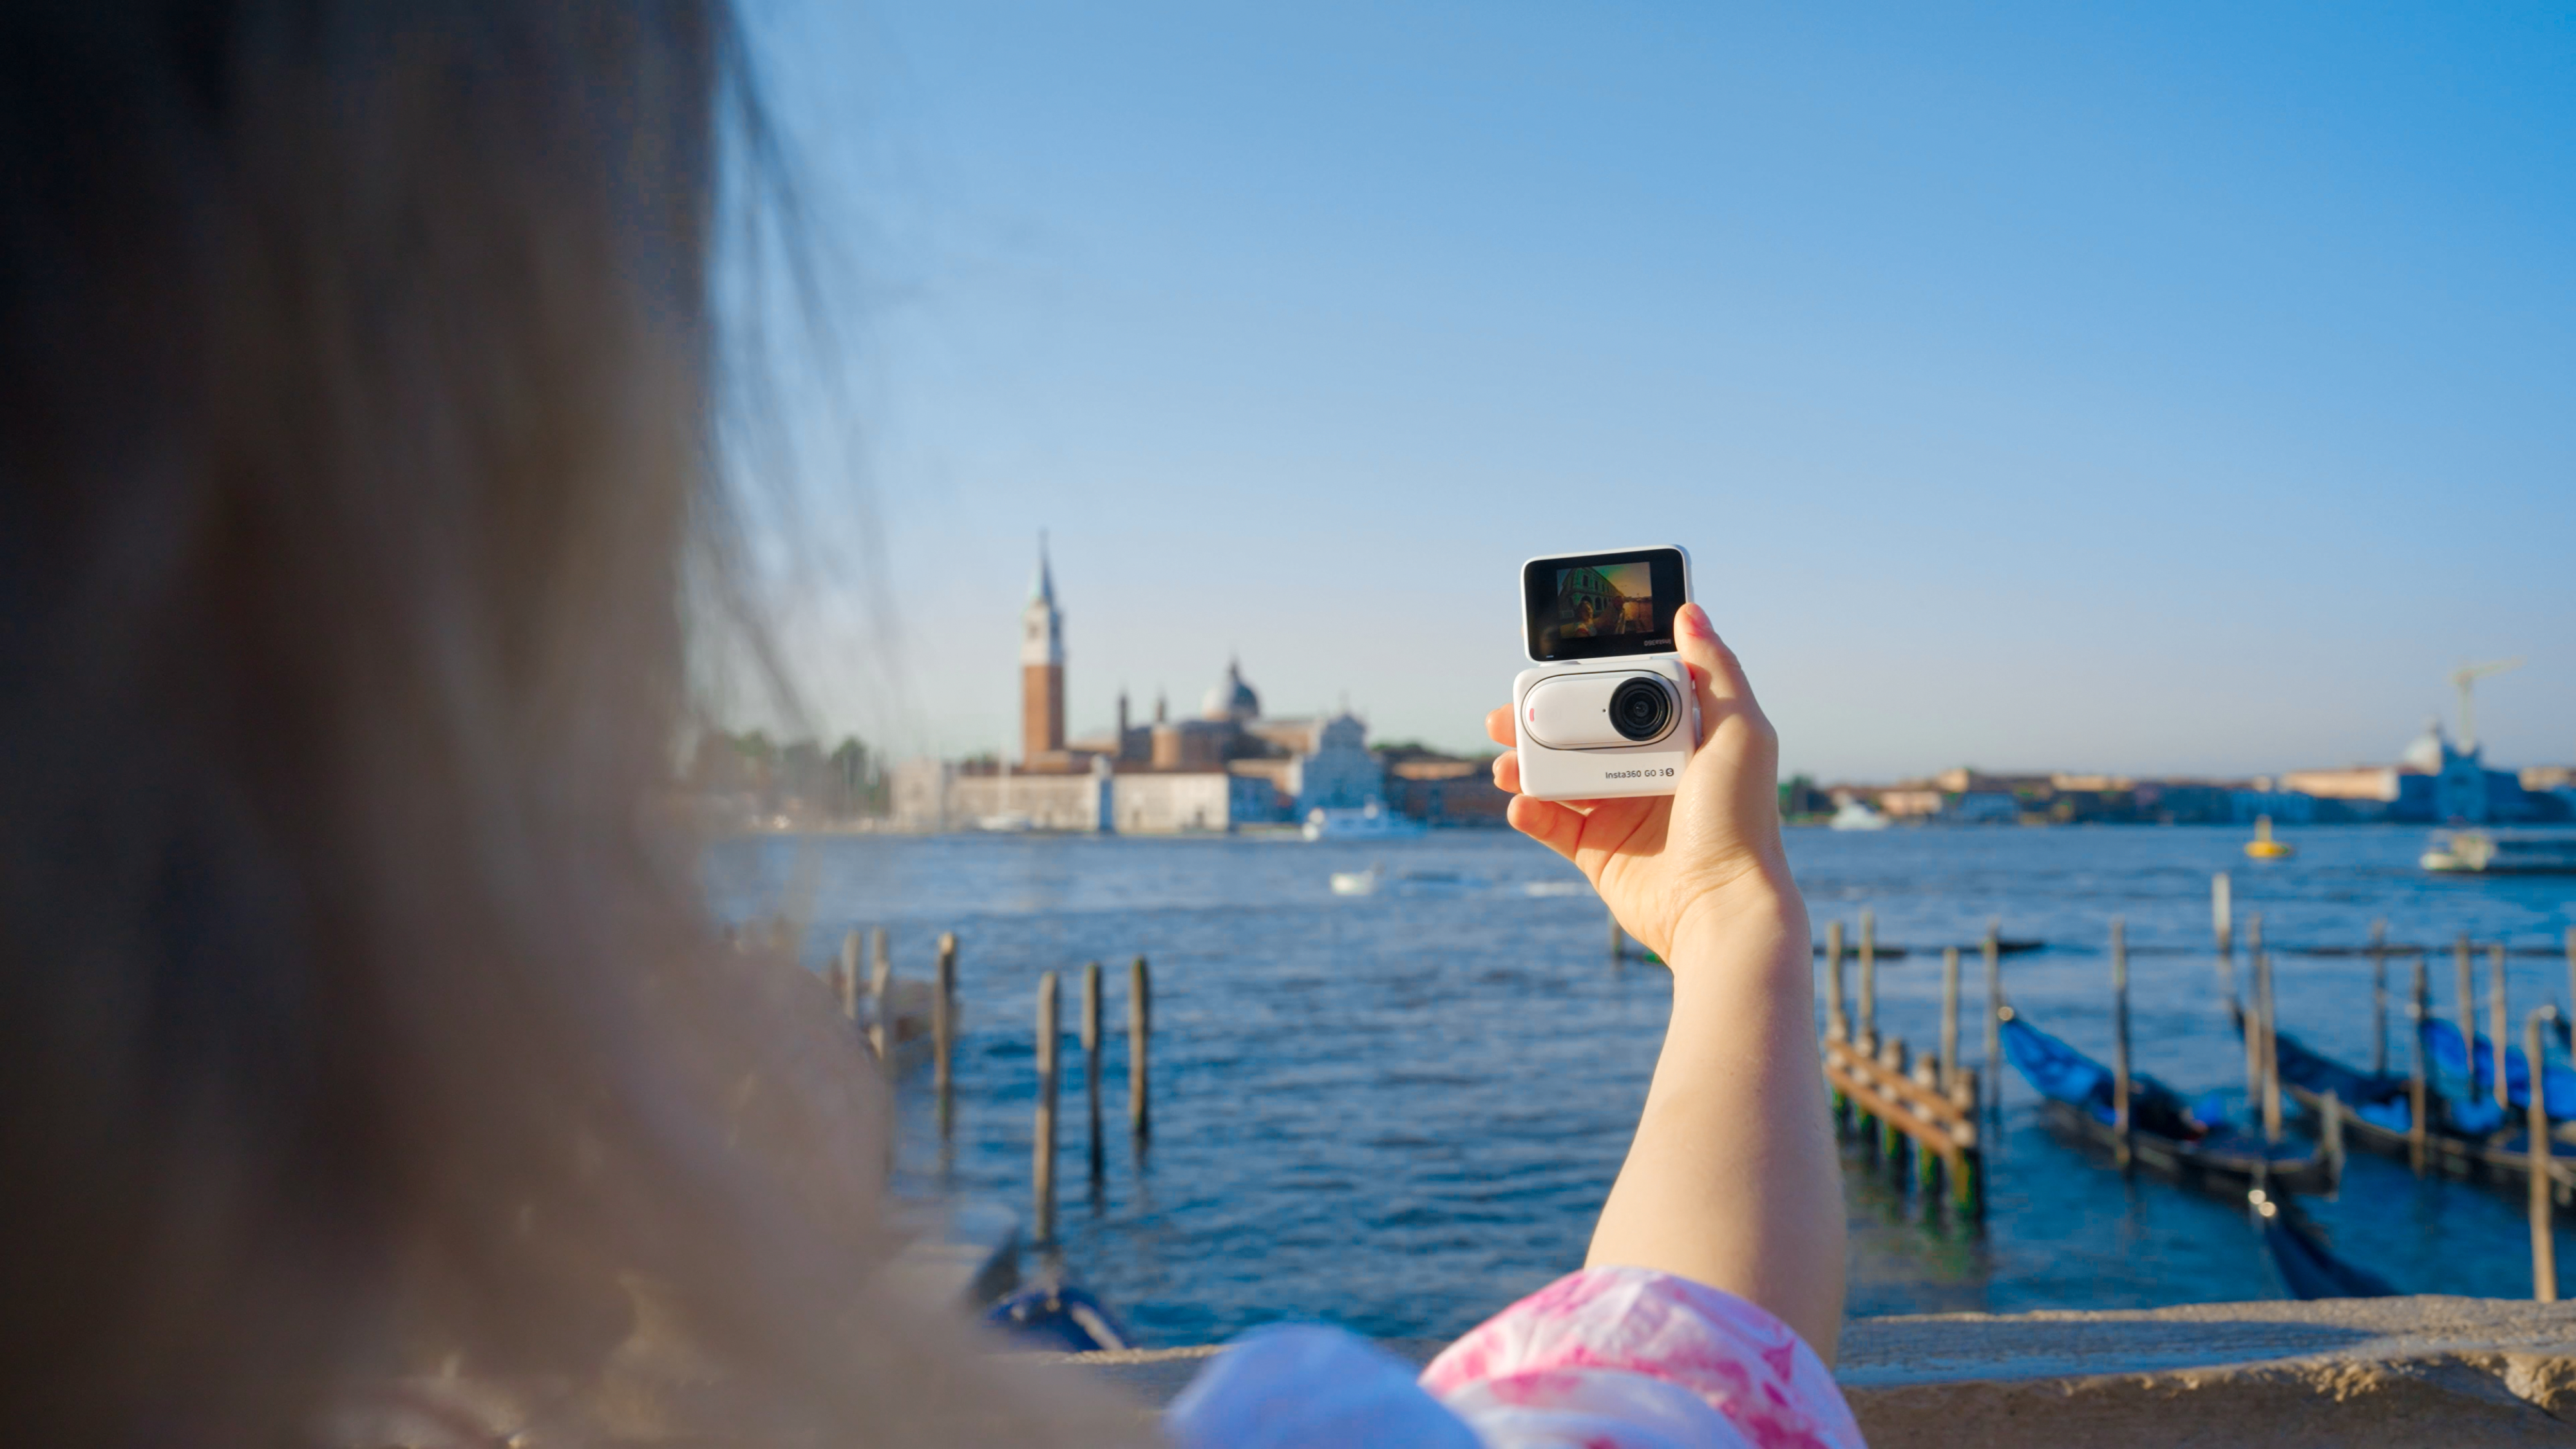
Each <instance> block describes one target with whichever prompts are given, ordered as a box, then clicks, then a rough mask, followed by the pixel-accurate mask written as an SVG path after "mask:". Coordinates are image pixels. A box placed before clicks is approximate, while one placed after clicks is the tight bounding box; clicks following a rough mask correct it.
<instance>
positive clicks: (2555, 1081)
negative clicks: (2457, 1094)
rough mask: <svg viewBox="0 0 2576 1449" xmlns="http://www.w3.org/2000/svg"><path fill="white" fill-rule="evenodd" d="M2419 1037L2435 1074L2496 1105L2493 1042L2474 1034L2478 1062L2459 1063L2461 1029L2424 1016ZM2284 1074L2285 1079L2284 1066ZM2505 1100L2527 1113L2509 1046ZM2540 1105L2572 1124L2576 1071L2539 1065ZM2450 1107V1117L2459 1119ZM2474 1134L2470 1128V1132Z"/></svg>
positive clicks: (2524, 1082)
mask: <svg viewBox="0 0 2576 1449" xmlns="http://www.w3.org/2000/svg"><path fill="white" fill-rule="evenodd" d="M2417 1030H2418V1031H2420V1032H2421V1033H2422V1034H2423V1038H2424V1055H2425V1057H2426V1058H2427V1059H2428V1060H2430V1061H2431V1062H2432V1064H2433V1066H2434V1069H2435V1070H2437V1071H2439V1072H2442V1073H2443V1074H2445V1075H2447V1076H2451V1077H2455V1078H2458V1079H2460V1080H2462V1081H2467V1082H2469V1083H2470V1084H2471V1086H2470V1089H2469V1095H2470V1096H2471V1097H2472V1098H2474V1099H2476V1100H2477V1101H2478V1102H2481V1103H2484V1104H2486V1105H2487V1106H2489V1107H2492V1106H2493V1105H2494V1104H2495V1042H2494V1039H2493V1038H2491V1037H2489V1036H2488V1035H2487V1034H2486V1033H2485V1032H2480V1033H2478V1037H2477V1043H2478V1048H2477V1060H2476V1061H2475V1062H2474V1063H2472V1062H2470V1061H2467V1060H2465V1059H2464V1056H2463V1053H2462V1052H2461V1050H2460V1028H2459V1026H2458V1024H2456V1023H2454V1022H2449V1021H2445V1020H2443V1019H2442V1018H2440V1017H2438V1016H2436V1017H2428V1018H2426V1019H2425V1020H2424V1021H2423V1022H2422V1023H2421V1024H2420V1025H2419V1026H2418V1028H2417ZM2283 1075H2284V1076H2287V1075H2288V1071H2287V1068H2286V1067H2284V1069H2283ZM2504 1092H2505V1099H2506V1100H2507V1101H2509V1102H2511V1103H2512V1104H2513V1105H2514V1106H2515V1107H2517V1108H2520V1109H2522V1110H2524V1111H2529V1110H2530V1108H2531V1064H2530V1063H2529V1062H2528V1061H2526V1060H2524V1059H2523V1055H2522V1048H2520V1047H2518V1046H2513V1045H2510V1044H2508V1045H2507V1046H2506V1047H2505V1050H2504ZM2540 1101H2541V1105H2542V1106H2543V1107H2544V1108H2546V1109H2547V1110H2548V1112H2549V1117H2550V1120H2551V1121H2553V1122H2567V1121H2576V1070H2570V1069H2568V1068H2566V1067H2563V1066H2560V1065H2558V1064H2556V1063H2554V1062H2547V1061H2544V1062H2542V1063H2541V1067H2540ZM2459 1115H2460V1111H2459V1107H2458V1106H2457V1105H2455V1106H2454V1108H2453V1111H2452V1116H2453V1117H2454V1118H2457V1117H2459ZM2471 1130H2474V1129H2471Z"/></svg>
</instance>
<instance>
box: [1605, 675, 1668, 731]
mask: <svg viewBox="0 0 2576 1449" xmlns="http://www.w3.org/2000/svg"><path fill="white" fill-rule="evenodd" d="M1672 722H1673V696H1672V691H1670V690H1668V689H1666V688H1665V687H1664V682H1663V681H1662V680H1660V679H1650V678H1647V677H1644V676H1639V677H1637V678H1635V679H1630V680H1628V681H1626V682H1625V683H1622V684H1621V685H1620V686H1619V687H1618V688H1617V689H1614V690H1612V691H1611V692H1610V727H1611V728H1612V729H1614V730H1617V731H1618V732H1619V733H1620V734H1622V735H1624V736H1626V737H1627V738H1629V739H1632V740H1651V739H1653V738H1654V737H1655V736H1657V735H1660V734H1662V733H1663V732H1664V731H1665V730H1666V729H1668V728H1670V727H1671V725H1672Z"/></svg>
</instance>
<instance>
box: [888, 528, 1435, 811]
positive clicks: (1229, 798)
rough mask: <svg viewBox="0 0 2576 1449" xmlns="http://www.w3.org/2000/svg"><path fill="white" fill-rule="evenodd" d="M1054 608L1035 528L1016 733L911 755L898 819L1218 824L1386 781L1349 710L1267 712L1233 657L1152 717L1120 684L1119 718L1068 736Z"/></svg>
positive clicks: (1350, 794)
mask: <svg viewBox="0 0 2576 1449" xmlns="http://www.w3.org/2000/svg"><path fill="white" fill-rule="evenodd" d="M1064 689H1065V645H1064V614H1063V611H1062V609H1061V608H1060V607H1059V606H1058V604H1057V601H1056V592H1055V577H1054V572H1053V569H1052V567H1051V565H1050V563H1049V561H1048V558H1047V555H1046V550H1045V545H1044V542H1043V540H1041V542H1040V546H1039V552H1038V565H1037V572H1036V573H1035V575H1033V576H1032V578H1031V580H1030V584H1029V599H1028V604H1027V606H1026V607H1025V608H1024V609H1023V610H1022V611H1021V615H1020V746H1021V758H1020V764H1019V766H1018V767H1017V768H1012V767H1010V766H1008V765H1007V764H1005V763H1003V762H998V761H997V762H991V763H985V764H976V763H968V764H962V765H961V764H951V763H944V762H939V761H931V760H916V761H913V762H911V763H909V764H907V765H905V766H902V767H901V768H899V769H898V770H897V771H895V772H894V773H893V775H892V776H891V778H890V780H889V786H888V791H889V796H890V800H891V805H892V812H893V815H894V818H895V821H896V823H897V824H899V825H902V826H904V827H906V828H910V829H917V830H955V829H967V828H976V827H984V828H996V829H1032V830H1071V831H1093V830H1097V831H1136V832H1147V833H1152V832H1174V831H1201V830H1205V831H1225V830H1232V829H1235V828H1237V827H1239V826H1243V825H1249V824H1262V823H1273V822H1281V821H1286V820H1289V819H1291V818H1294V817H1295V816H1296V815H1297V814H1299V813H1301V812H1302V811H1303V810H1305V809H1310V808H1313V806H1314V805H1316V804H1329V805H1353V806H1357V805H1363V804H1366V803H1367V802H1368V801H1369V800H1372V799H1378V798H1381V797H1382V796H1383V793H1384V791H1385V772H1384V769H1383V767H1382V766H1381V765H1380V763H1379V762H1378V761H1377V759H1376V758H1375V757H1374V756H1373V755H1371V754H1370V753H1369V750H1368V727H1367V725H1365V724H1364V723H1362V722H1361V721H1360V720H1359V719H1358V718H1356V717H1355V716H1352V715H1350V714H1348V713H1343V714H1338V715H1333V716H1329V717H1320V718H1313V719H1269V718H1265V717H1263V715H1262V713H1261V696H1260V694H1259V693H1258V692H1257V691H1255V690H1254V689H1253V687H1252V686H1251V684H1250V683H1248V682H1247V681H1246V680H1245V679H1244V677H1243V669H1242V665H1241V663H1240V661H1236V660H1228V661H1227V663H1226V669H1225V675H1224V677H1223V678H1222V679H1220V680H1218V681H1217V683H1216V685H1215V687H1213V688H1211V689H1210V690H1209V691H1208V693H1207V696H1206V698H1205V699H1204V700H1203V701H1202V702H1201V707H1200V710H1199V714H1198V717H1197V718H1195V719H1173V718H1171V712H1170V709H1169V708H1168V706H1167V705H1166V703H1165V702H1164V701H1161V700H1157V701H1156V702H1155V707H1154V718H1153V720H1152V722H1151V723H1136V722H1133V721H1131V720H1130V719H1129V717H1128V703H1127V695H1126V692H1125V691H1123V690H1122V691H1120V692H1119V696H1118V718H1117V724H1116V728H1115V730H1114V731H1113V732H1112V733H1110V734H1107V735H1105V736H1099V737H1094V738H1088V739H1068V738H1067V736H1066V729H1065V705H1064Z"/></svg>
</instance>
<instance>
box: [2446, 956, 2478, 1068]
mask: <svg viewBox="0 0 2576 1449" xmlns="http://www.w3.org/2000/svg"><path fill="white" fill-rule="evenodd" d="M2451 969H2452V972H2453V973H2454V974H2455V975H2457V976H2458V977H2459V1007H2460V1013H2459V1023H2460V1066H2461V1069H2462V1070H2464V1071H2466V1072H2467V1073H2468V1080H2467V1081H2465V1082H2463V1083H2461V1084H2460V1096H2461V1097H2462V1099H2464V1100H2466V1099H2471V1098H2474V1097H2476V1096H2477V1092H2476V1084H2477V1077H2478V983H2477V970H2478V968H2477V965H2476V963H2474V962H2472V961H2471V960H2470V959H2469V933H2468V932H2466V931H2462V932H2461V933H2460V938H2459V939H2458V940H2456V941H2454V942H2452V943H2451Z"/></svg>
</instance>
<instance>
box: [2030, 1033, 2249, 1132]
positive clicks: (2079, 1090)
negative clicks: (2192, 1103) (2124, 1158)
mask: <svg viewBox="0 0 2576 1449" xmlns="http://www.w3.org/2000/svg"><path fill="white" fill-rule="evenodd" d="M2001 1035H2002V1038H2003V1047H2004V1056H2005V1058H2006V1059H2007V1060H2009V1061H2010V1062H2011V1063H2012V1064H2013V1066H2014V1067H2016V1068H2017V1069H2019V1070H2020V1072H2021V1074H2022V1076H2023V1077H2024V1078H2025V1079H2026V1080H2028V1081H2029V1083H2030V1084H2031V1086H2032V1087H2034V1088H2036V1089H2037V1090H2038V1092H2039V1094H2040V1095H2041V1096H2043V1097H2048V1098H2050V1099H2052V1100H2055V1101H2059V1102H2065V1103H2067V1104H2069V1105H2070V1106H2075V1107H2080V1108H2082V1109H2083V1110H2084V1111H2086V1112H2088V1113H2091V1114H2092V1116H2093V1119H2094V1120H2095V1121H2097V1122H2101V1123H2105V1124H2108V1123H2111V1122H2113V1121H2114V1120H2116V1119H2117V1116H2118V1113H2117V1111H2116V1103H2115V1102H2114V1101H2113V1100H2112V1099H2113V1088H2114V1074H2113V1073H2112V1071H2111V1069H2110V1068H2109V1067H2106V1066H2104V1065H2102V1064H2101V1063H2100V1062H2097V1061H2095V1060H2093V1059H2092V1058H2091V1057H2088V1056H2086V1055H2084V1054H2083V1053H2082V1052H2079V1051H2077V1050H2076V1049H2075V1048H2073V1047H2071V1046H2068V1045H2067V1044H2066V1043H2064V1042H2062V1041H2059V1040H2058V1039H2057V1038H2055V1037H2053V1036H2050V1035H2049V1034H2048V1033H2047V1032H2044V1031H2041V1030H2040V1029H2039V1028H2038V1027H2035V1026H2033V1025H2031V1024H2030V1023H2029V1022H2028V1021H2026V1020H2024V1019H2023V1018H2022V1017H2020V1016H2018V1015H2016V1016H2014V1017H2011V1018H2010V1019H2008V1020H2006V1021H2005V1022H2004V1023H2003V1026H2002V1029H2001ZM2209 1120H2210V1119H2206V1118H2202V1117H2198V1116H2196V1115H2195V1114H2194V1113H2193V1111H2192V1109H2191V1108H2190V1107H2189V1106H2187V1105H2185V1103H2184V1102H2183V1099H2182V1094H2181V1093H2179V1092H2177V1091H2175V1090H2174V1089H2173V1088H2171V1087H2168V1086H2166V1085H2165V1084H2164V1083H2162V1082H2159V1081H2157V1080H2156V1079H2155V1078H2153V1077H2150V1076H2147V1075H2146V1074H2144V1073H2142V1072H2132V1073H2130V1074H2129V1122H2130V1125H2131V1126H2133V1127H2135V1128H2136V1129H2137V1130H2139V1131H2141V1132H2147V1133H2151V1134H2153V1135H2155V1136H2159V1137H2170V1138H2174V1139H2175V1140H2177V1141H2193V1140H2196V1139H2198V1138H2199V1137H2200V1135H2201V1134H2202V1133H2203V1132H2206V1131H2207V1130H2208V1129H2209Z"/></svg>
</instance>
